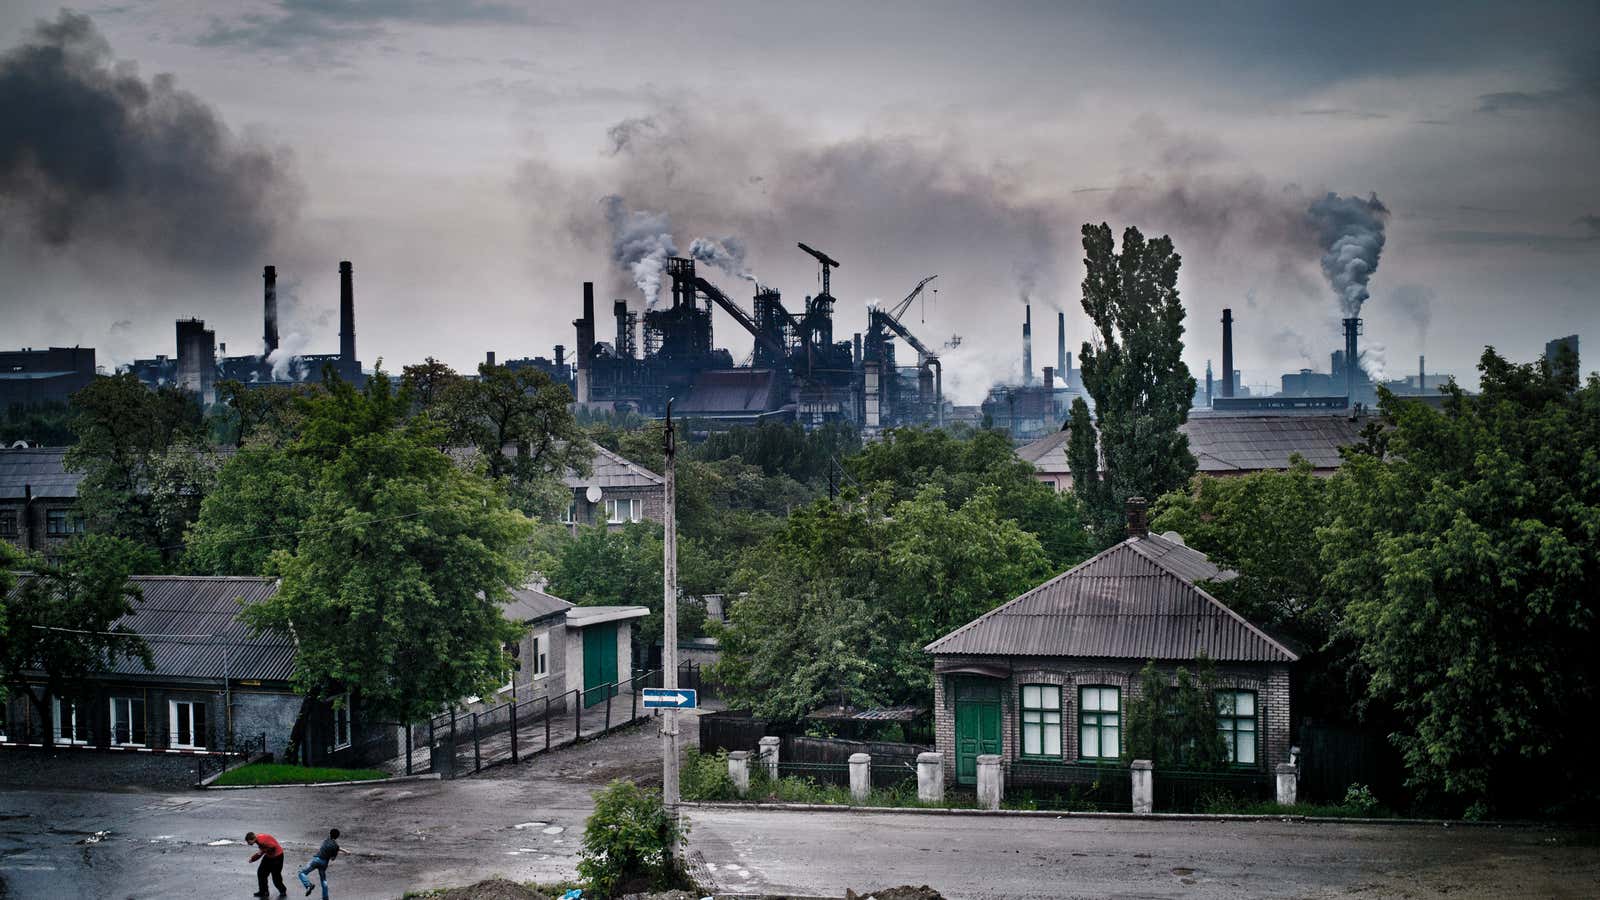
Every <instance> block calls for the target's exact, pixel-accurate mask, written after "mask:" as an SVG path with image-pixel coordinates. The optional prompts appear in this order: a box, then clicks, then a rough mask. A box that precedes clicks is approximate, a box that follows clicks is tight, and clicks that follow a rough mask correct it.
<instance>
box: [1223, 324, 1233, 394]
mask: <svg viewBox="0 0 1600 900" xmlns="http://www.w3.org/2000/svg"><path fill="white" fill-rule="evenodd" d="M1222 396H1224V397H1232V396H1233V310H1231V309H1224V310H1223V311H1222Z"/></svg>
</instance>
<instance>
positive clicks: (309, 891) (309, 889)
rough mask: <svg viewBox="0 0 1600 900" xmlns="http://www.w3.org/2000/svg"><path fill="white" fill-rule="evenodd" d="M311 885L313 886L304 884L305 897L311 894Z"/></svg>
mask: <svg viewBox="0 0 1600 900" xmlns="http://www.w3.org/2000/svg"><path fill="white" fill-rule="evenodd" d="M313 887H314V886H313V885H309V884H308V885H306V896H307V897H309V896H311V891H312V889H313Z"/></svg>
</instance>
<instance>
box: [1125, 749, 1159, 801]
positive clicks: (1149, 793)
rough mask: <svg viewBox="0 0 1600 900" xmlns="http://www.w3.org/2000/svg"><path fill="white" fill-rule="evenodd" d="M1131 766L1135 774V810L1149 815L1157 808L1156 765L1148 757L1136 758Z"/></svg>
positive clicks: (1133, 774)
mask: <svg viewBox="0 0 1600 900" xmlns="http://www.w3.org/2000/svg"><path fill="white" fill-rule="evenodd" d="M1130 768H1131V769H1132V772H1131V774H1132V776H1133V779H1132V780H1133V811H1134V812H1136V813H1143V814H1145V815H1149V814H1150V813H1152V812H1155V808H1156V803H1155V800H1156V780H1155V771H1154V769H1155V767H1154V766H1153V765H1151V764H1150V760H1148V759H1136V760H1134V761H1133V765H1132V766H1130Z"/></svg>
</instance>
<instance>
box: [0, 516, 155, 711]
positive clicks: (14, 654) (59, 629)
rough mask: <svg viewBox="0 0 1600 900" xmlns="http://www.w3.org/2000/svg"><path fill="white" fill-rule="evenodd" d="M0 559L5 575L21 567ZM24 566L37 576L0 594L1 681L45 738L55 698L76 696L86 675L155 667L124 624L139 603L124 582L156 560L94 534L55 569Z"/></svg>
mask: <svg viewBox="0 0 1600 900" xmlns="http://www.w3.org/2000/svg"><path fill="white" fill-rule="evenodd" d="M0 555H6V556H7V561H6V568H10V567H12V566H15V565H17V564H18V563H19V562H20V561H21V560H20V557H18V556H17V554H16V553H15V551H13V550H11V549H10V548H9V547H6V548H5V549H4V550H0ZM28 563H29V565H30V566H31V567H32V568H33V569H34V573H33V574H31V575H27V576H24V577H22V578H16V579H10V580H11V581H12V583H11V584H10V586H9V590H6V591H5V593H4V594H3V595H0V596H3V604H0V637H4V638H5V640H3V641H0V676H3V681H4V683H5V684H6V686H7V687H8V688H10V689H11V690H12V691H15V692H17V693H20V694H22V695H23V696H26V697H27V698H28V699H29V700H30V701H31V702H32V703H33V706H34V709H35V711H36V712H38V714H39V721H40V723H41V724H42V725H43V726H44V732H45V734H47V735H48V734H50V733H51V731H52V727H53V722H54V721H55V718H54V704H53V703H52V702H51V701H52V699H54V698H57V697H72V696H75V695H76V694H77V692H78V691H79V690H80V689H81V687H82V686H83V684H84V682H85V680H86V679H87V677H88V676H89V675H90V674H91V673H93V672H103V671H106V670H107V669H110V668H111V667H113V666H114V665H116V663H117V662H118V661H119V660H121V659H134V660H139V661H141V662H142V663H143V664H144V666H145V668H147V669H148V668H152V657H151V654H150V648H149V645H148V644H146V643H145V640H144V638H142V637H140V636H139V634H138V632H136V631H135V630H134V629H133V628H132V627H131V626H130V625H128V624H127V623H125V622H122V621H121V619H122V618H123V617H124V616H129V615H132V614H134V613H136V612H138V605H139V603H140V602H142V600H143V598H142V596H141V595H140V592H139V588H138V587H137V585H135V584H134V583H133V582H131V581H129V576H130V575H134V574H138V573H141V572H148V571H151V570H153V568H154V567H155V565H156V558H155V554H154V553H152V552H151V551H150V550H148V549H147V548H144V547H142V546H140V545H139V544H136V543H134V542H132V541H128V540H125V539H123V538H116V537H109V536H106V535H94V534H91V535H85V536H84V537H81V538H79V539H77V540H75V541H73V542H72V543H71V544H69V545H68V546H67V547H66V549H65V550H64V551H63V553H62V557H61V559H60V561H59V562H58V563H53V564H52V563H48V562H46V561H44V560H43V559H40V558H35V559H32V560H28ZM4 574H5V573H3V572H0V576H3V575H4ZM4 586H5V585H0V587H4ZM32 673H41V674H42V679H43V684H42V685H41V686H40V687H39V688H38V689H37V690H31V689H30V688H29V682H30V681H36V680H37V679H38V677H39V676H37V675H34V674H32Z"/></svg>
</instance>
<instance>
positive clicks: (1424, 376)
mask: <svg viewBox="0 0 1600 900" xmlns="http://www.w3.org/2000/svg"><path fill="white" fill-rule="evenodd" d="M1427 392H1428V358H1427V357H1426V356H1419V357H1417V393H1419V394H1426V393H1427Z"/></svg>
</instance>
